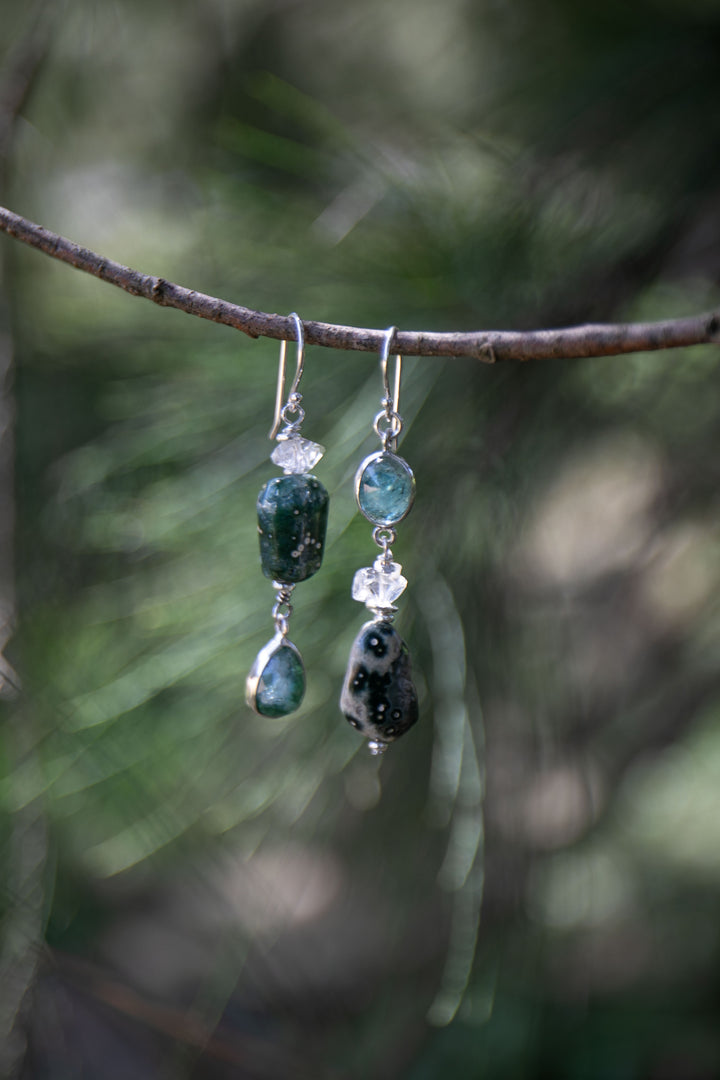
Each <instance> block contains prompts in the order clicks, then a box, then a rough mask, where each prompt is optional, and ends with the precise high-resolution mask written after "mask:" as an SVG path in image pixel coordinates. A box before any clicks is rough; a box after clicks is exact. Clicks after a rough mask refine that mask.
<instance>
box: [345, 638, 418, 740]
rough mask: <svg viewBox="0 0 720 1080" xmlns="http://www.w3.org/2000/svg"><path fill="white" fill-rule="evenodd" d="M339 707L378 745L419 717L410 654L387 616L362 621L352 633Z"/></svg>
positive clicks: (399, 733) (405, 729) (408, 726)
mask: <svg viewBox="0 0 720 1080" xmlns="http://www.w3.org/2000/svg"><path fill="white" fill-rule="evenodd" d="M340 708H341V709H342V711H343V713H344V714H345V717H346V719H347V720H349V722H350V723H351V724H352V726H353V727H354V728H356V729H357V730H358V731H359V732H360V733H361V734H363V735H365V736H366V738H368V739H370V740H372V742H373V743H375V744H376V746H377V744H378V743H388V742H392V741H393V740H394V739H397V738H399V737H400V736H401V735H404V734H405V732H406V731H408V730H409V728H411V727H412V726H413V724H414V723H415V722H416V721H417V718H418V700H417V693H416V691H415V687H414V686H413V681H412V672H411V668H410V654H409V652H408V648H407V645H406V644H405V642H404V641H403V639H402V638H401V637H400V635H399V634H398V632H397V630H396V629H395V627H394V626H393V625H392V623H390V622H388V621H387V620H386V619H376V620H374V621H373V622H368V623H365V625H364V626H363V628H362V630H361V631H360V633H359V634H358V636H357V638H356V639H355V642H354V644H353V647H352V649H351V651H350V660H349V663H348V668H347V672H346V675H345V682H344V684H343V689H342V694H341V697H340ZM373 752H377V749H376V750H375V751H373Z"/></svg>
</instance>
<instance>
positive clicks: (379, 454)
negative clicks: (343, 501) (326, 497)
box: [355, 450, 416, 528]
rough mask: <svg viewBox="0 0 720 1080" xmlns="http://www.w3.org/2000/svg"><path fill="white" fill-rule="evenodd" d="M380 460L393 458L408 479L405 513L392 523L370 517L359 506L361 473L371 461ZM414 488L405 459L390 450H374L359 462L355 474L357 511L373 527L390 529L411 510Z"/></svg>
mask: <svg viewBox="0 0 720 1080" xmlns="http://www.w3.org/2000/svg"><path fill="white" fill-rule="evenodd" d="M380 458H395V460H396V461H399V462H400V465H401V466H402V467H403V469H404V470H405V472H406V473H407V475H408V476H409V477H410V499H409V501H408V506H407V510H405V512H404V513H403V514H401V515H400V517H396V518H393V519H392V521H383V520H381V519H379V518H377V517H371V516H370V514H367V513H365V511H364V510H363V508H362V506H361V505H360V484H361V482H362V478H363V473H364V472H365V470H366V469H367V467H368V465H371V464H372V462H373V461H379V460H380ZM415 486H416V485H415V474H414V472H413V471H412V469H411V468H410V466H409V465H408V463H407V461H406V460H405V458H403V457H400V455H399V454H395V453H393V451H392V450H376V451H375V453H374V454H369V455H368V457H366V458H365V460H364V461H361V462H360V465H359V467H358V470H357V472H356V473H355V502H356V503H357V508H358V510H359V511H360V513H361V514H362V516H363V517H364V518H366V520H367V521H371V522H372V523H373V525H381V526H383V528H391V527H392V526H393V525H397V524H398V522H399V521H403V519H404V518H406V517H407V516H408V514H409V513H410V511H411V510H412V508H413V503H414V502H415Z"/></svg>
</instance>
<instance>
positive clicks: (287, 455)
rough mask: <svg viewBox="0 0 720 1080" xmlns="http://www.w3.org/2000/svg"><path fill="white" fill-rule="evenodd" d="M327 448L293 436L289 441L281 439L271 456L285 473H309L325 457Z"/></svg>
mask: <svg viewBox="0 0 720 1080" xmlns="http://www.w3.org/2000/svg"><path fill="white" fill-rule="evenodd" d="M324 453H325V447H324V446H321V445H320V443H316V442H310V440H309V439H303V438H302V436H300V435H291V436H290V438H289V439H282V440H281V439H280V438H279V437H278V444H277V446H276V447H275V449H274V450H273V452H272V454H271V455H270V459H271V461H274V462H275V464H276V465H279V466H280V468H281V469H282V470H283V472H285V473H307V472H310V470H311V469H312V467H313V466H314V465H317V463H318V461H320V459H321V458H322V457H323V455H324Z"/></svg>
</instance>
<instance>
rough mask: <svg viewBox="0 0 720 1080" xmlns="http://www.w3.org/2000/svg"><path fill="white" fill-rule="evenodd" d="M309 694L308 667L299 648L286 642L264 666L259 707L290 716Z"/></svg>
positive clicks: (257, 696)
mask: <svg viewBox="0 0 720 1080" xmlns="http://www.w3.org/2000/svg"><path fill="white" fill-rule="evenodd" d="M304 696H305V669H304V668H303V663H302V660H301V659H300V656H299V654H298V652H297V650H296V649H294V648H293V647H292V646H291V645H289V644H283V645H281V646H280V648H279V649H277V650H276V651H275V652H274V653H273V654H272V656H271V657H270V659H269V660H268V662H267V664H266V665H265V667H264V668H263V670H262V673H261V675H260V680H259V682H258V686H257V690H256V692H255V703H254V708H255V711H256V712H258V713H260V715H261V716H287V715H288V713H291V712H295V710H296V709H297V708H299V706H300V703H301V701H302V699H303V697H304Z"/></svg>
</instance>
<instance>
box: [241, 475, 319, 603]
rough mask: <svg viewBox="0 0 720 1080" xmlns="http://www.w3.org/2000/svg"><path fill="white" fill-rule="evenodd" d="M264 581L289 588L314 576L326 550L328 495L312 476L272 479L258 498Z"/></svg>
mask: <svg viewBox="0 0 720 1080" xmlns="http://www.w3.org/2000/svg"><path fill="white" fill-rule="evenodd" d="M257 514H258V532H259V534H260V560H261V563H262V571H263V574H264V575H265V577H268V578H271V579H272V580H273V581H280V582H282V583H283V584H284V585H292V584H294V583H295V582H298V581H305V580H306V579H307V578H309V577H312V575H313V574H315V573H317V571H318V570H319V569H320V564H321V563H322V557H323V553H324V549H325V531H326V529H327V517H328V493H327V491H326V490H325V488H324V487H323V485H322V484H321V483H320V481H319V480H318V479H317V477H315V476H303V475H298V474H297V473H293V474H290V475H288V476H274V477H273V478H272V480H268V482H267V484H265V486H264V488H263V489H262V491H261V492H260V494H259V495H258V501H257Z"/></svg>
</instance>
